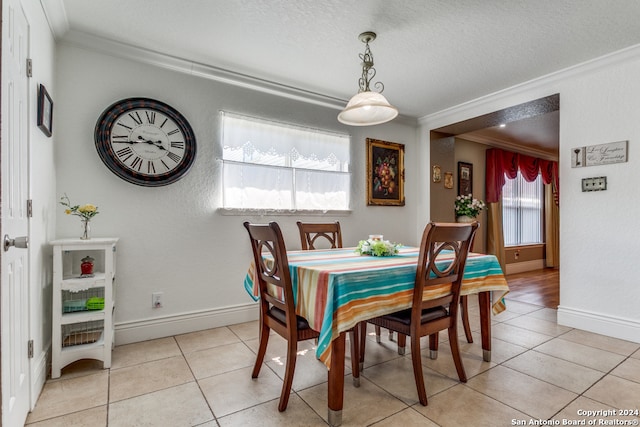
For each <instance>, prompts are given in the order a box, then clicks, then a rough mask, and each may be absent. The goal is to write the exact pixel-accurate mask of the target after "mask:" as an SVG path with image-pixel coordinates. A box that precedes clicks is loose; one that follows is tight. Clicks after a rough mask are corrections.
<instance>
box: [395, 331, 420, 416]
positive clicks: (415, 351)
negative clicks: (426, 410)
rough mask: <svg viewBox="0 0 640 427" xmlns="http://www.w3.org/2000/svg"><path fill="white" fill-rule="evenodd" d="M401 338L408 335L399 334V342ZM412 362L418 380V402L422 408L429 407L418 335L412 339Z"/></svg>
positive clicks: (414, 374)
mask: <svg viewBox="0 0 640 427" xmlns="http://www.w3.org/2000/svg"><path fill="white" fill-rule="evenodd" d="M400 337H405V338H406V335H402V334H400V333H399V334H398V341H400ZM411 361H412V362H413V376H414V377H415V380H416V389H417V390H418V400H420V404H421V405H422V406H427V392H426V390H425V388H424V377H423V376H422V357H421V356H420V335H419V334H417V335H415V336H412V337H411Z"/></svg>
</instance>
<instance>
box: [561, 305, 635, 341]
mask: <svg viewBox="0 0 640 427" xmlns="http://www.w3.org/2000/svg"><path fill="white" fill-rule="evenodd" d="M558 324H559V325H563V326H569V327H572V328H576V329H581V330H584V331H589V332H593V333H596V334H601V335H606V336H608V337H614V338H619V339H622V340H627V341H631V342H637V343H640V322H638V321H636V320H631V319H625V318H622V317H614V316H609V315H606V314H602V313H594V312H590V311H584V310H578V309H574V308H570V307H565V306H559V307H558Z"/></svg>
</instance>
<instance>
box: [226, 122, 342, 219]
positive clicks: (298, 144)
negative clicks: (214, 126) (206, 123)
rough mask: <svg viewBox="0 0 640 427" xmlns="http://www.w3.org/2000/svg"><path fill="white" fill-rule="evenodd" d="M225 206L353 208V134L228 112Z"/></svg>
mask: <svg viewBox="0 0 640 427" xmlns="http://www.w3.org/2000/svg"><path fill="white" fill-rule="evenodd" d="M222 142H223V156H222V159H223V180H224V184H223V205H224V207H225V208H230V209H275V210H320V211H326V210H348V209H349V195H350V194H349V191H350V188H351V173H350V171H349V166H350V154H349V153H350V147H349V145H350V140H349V136H348V135H344V134H336V133H330V132H325V131H322V130H318V129H311V128H305V127H300V126H295V125H290V124H283V123H277V122H272V121H268V120H262V119H257V118H253V117H246V116H241V115H237V114H232V113H227V112H224V113H222Z"/></svg>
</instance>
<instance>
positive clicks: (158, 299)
mask: <svg viewBox="0 0 640 427" xmlns="http://www.w3.org/2000/svg"><path fill="white" fill-rule="evenodd" d="M151 307H152V308H162V292H154V293H152V294H151Z"/></svg>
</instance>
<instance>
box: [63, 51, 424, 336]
mask: <svg viewBox="0 0 640 427" xmlns="http://www.w3.org/2000/svg"><path fill="white" fill-rule="evenodd" d="M56 70H57V76H58V79H57V89H58V91H57V97H56V128H57V130H56V133H57V136H56V144H55V150H56V151H55V155H56V165H57V186H56V194H57V197H60V196H61V195H62V194H63V193H67V194H68V195H69V197H70V198H71V201H72V202H73V203H78V204H82V203H94V204H96V205H97V206H98V207H99V210H100V214H99V215H98V216H96V217H95V218H94V220H93V221H92V229H93V235H94V236H96V237H97V236H116V237H120V238H121V240H120V243H119V245H118V257H117V262H118V271H117V282H118V289H117V295H116V304H117V309H116V343H117V344H123V343H126V342H132V341H139V340H142V339H149V338H154V337H159V336H167V335H171V334H176V333H184V332H189V331H193V330H196V329H200V328H209V327H214V326H219V325H224V324H230V323H236V322H241V321H245V320H248V319H253V318H257V308H256V306H255V304H254V303H253V302H252V300H251V299H250V298H249V296H248V295H247V293H246V292H245V291H244V289H243V287H242V281H243V278H244V276H245V274H246V271H247V267H248V265H249V261H250V258H251V254H250V248H249V243H248V237H247V235H246V230H244V228H243V227H242V222H243V221H245V220H249V221H256V222H266V221H271V220H276V221H278V222H279V223H280V224H281V226H282V228H283V232H284V234H285V240H286V242H287V245H288V247H289V248H291V249H297V248H299V247H300V244H299V237H298V234H297V228H296V226H295V221H296V220H298V219H301V218H302V219H306V220H309V221H323V220H335V219H338V220H339V221H340V222H341V224H342V229H343V233H344V236H343V237H344V239H343V240H344V244H345V246H355V245H356V244H357V241H358V240H360V239H362V238H364V237H366V236H367V235H369V234H370V233H373V232H376V233H383V234H384V235H385V236H386V237H388V238H390V239H391V240H394V241H399V242H402V243H405V244H410V245H416V244H417V243H418V241H419V234H418V233H417V232H416V230H417V228H416V227H415V224H416V211H417V198H418V196H417V194H418V190H417V189H418V182H417V179H416V177H417V168H418V162H417V156H416V125H415V124H403V123H402V121H398V120H397V121H394V122H392V123H389V124H386V125H381V126H375V127H369V128H352V127H345V126H343V125H341V124H340V123H339V122H338V121H337V119H336V116H337V113H338V111H336V110H333V109H330V108H325V107H320V106H316V105H311V104H308V103H302V102H298V101H294V100H290V99H285V98H281V97H278V96H273V95H269V94H265V93H260V92H256V91H252V90H249V89H244V88H239V87H235V86H230V85H227V84H222V83H219V82H216V81H212V80H206V79H202V78H198V77H193V76H189V75H186V74H181V73H178V72H173V71H168V70H165V69H161V68H156V67H152V66H150V65H146V64H142V63H138V62H133V61H130V60H127V59H121V58H116V57H113V56H108V55H105V54H102V53H97V52H94V51H91V50H87V49H83V48H78V47H75V46H71V45H65V44H60V45H59V46H58V50H57V68H56ZM136 96H143V97H149V98H154V99H157V100H160V101H163V102H166V103H168V104H169V105H171V106H173V107H174V108H176V109H177V110H178V111H180V112H181V113H182V114H183V115H184V116H185V117H186V118H187V120H188V121H189V122H190V124H191V126H192V127H193V129H194V132H195V134H196V139H197V143H198V154H197V157H196V161H195V164H194V167H193V168H192V169H191V171H190V172H189V174H188V175H186V176H185V177H184V178H183V179H181V180H180V181H178V182H176V183H174V184H172V185H169V186H166V187H159V188H147V187H140V186H136V185H132V184H129V183H127V182H125V181H123V180H122V179H120V178H118V177H116V176H115V175H114V174H112V173H111V172H110V171H109V170H108V169H107V168H106V167H105V166H104V165H103V163H102V162H101V160H100V158H99V157H98V154H97V152H96V149H95V146H94V139H93V132H94V127H95V124H96V120H97V119H98V116H99V115H100V114H101V113H102V111H103V110H104V109H105V108H107V107H108V106H109V105H111V104H112V103H113V102H115V101H117V100H120V99H123V98H129V97H136ZM220 110H226V111H233V112H239V113H244V114H248V115H253V116H257V117H265V118H273V119H277V120H279V121H285V122H291V123H297V124H302V125H308V126H312V127H317V128H322V129H328V130H337V131H344V132H348V133H350V134H351V135H352V173H353V176H352V187H353V188H352V193H351V195H352V206H351V208H352V210H353V213H352V214H350V215H345V216H340V217H335V216H331V217H322V216H313V217H306V218H304V217H303V216H302V215H293V216H275V217H274V216H264V217H258V216H249V215H240V216H228V215H222V214H221V213H219V212H218V211H217V210H216V209H217V208H219V207H220V205H221V186H220V184H221V183H220V179H221V175H220V172H221V170H220V166H221V164H220V161H219V160H218V158H219V157H220V156H221V146H220V138H219V113H218V112H219V111H220ZM367 137H370V138H376V139H383V140H387V141H392V142H397V143H402V144H405V146H406V147H405V148H406V156H405V168H406V171H407V172H406V187H405V190H406V191H405V193H406V206H405V207H388V206H383V207H367V206H366V191H365V173H366V165H365V151H366V145H365V139H366V138H367ZM421 197H428V196H427V195H423V196H421ZM56 229H57V237H79V236H80V221H79V220H78V218H77V217H69V216H66V215H64V214H63V213H62V207H60V206H59V207H58V215H57V222H56ZM155 291H160V292H164V307H163V308H161V309H152V308H151V293H152V292H155Z"/></svg>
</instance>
